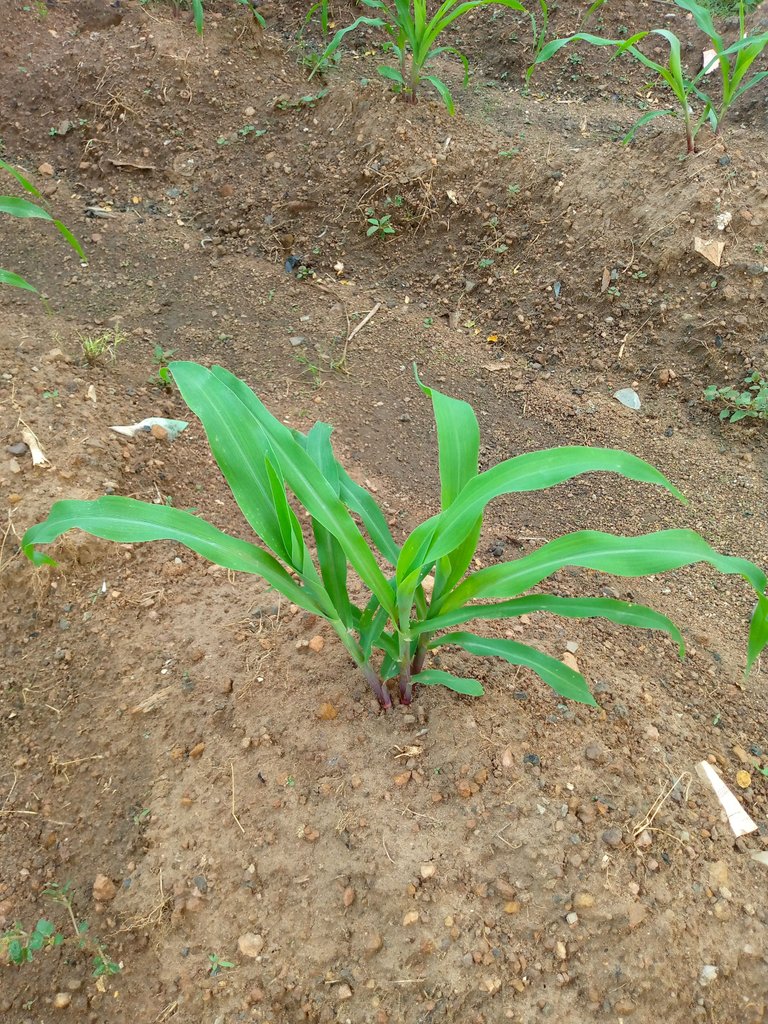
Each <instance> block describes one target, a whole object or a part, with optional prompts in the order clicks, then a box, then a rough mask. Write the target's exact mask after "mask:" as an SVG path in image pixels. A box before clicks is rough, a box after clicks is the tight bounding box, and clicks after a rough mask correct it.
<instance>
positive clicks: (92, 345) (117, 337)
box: [80, 327, 126, 366]
mask: <svg viewBox="0 0 768 1024" xmlns="http://www.w3.org/2000/svg"><path fill="white" fill-rule="evenodd" d="M125 340H126V336H125V335H124V334H123V333H122V331H121V330H120V329H119V328H118V327H115V328H113V329H112V330H109V331H104V332H103V333H102V334H88V335H83V336H81V338H80V348H81V349H82V352H83V356H84V357H85V361H86V363H88V365H89V366H93V365H94V363H97V362H98V361H99V359H101V357H102V356H104V355H108V356H109V358H110V360H111V362H114V361H115V359H116V358H117V349H118V346H120V345H122V343H123V342H124V341H125Z"/></svg>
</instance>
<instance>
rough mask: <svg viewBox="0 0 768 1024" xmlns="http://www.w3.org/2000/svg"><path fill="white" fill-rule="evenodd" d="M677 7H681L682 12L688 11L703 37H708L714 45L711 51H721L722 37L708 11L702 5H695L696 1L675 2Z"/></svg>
mask: <svg viewBox="0 0 768 1024" xmlns="http://www.w3.org/2000/svg"><path fill="white" fill-rule="evenodd" d="M675 3H676V4H677V6H678V7H682V8H683V10H684V11H688V13H689V14H692V15H693V17H694V20H695V22H696V24H697V25H698V26H699V28H700V29H701V31H702V32H704V33H705V35H708V36H709V38H710V39H711V40H712V43H713V44H714V46H713V49H715V50H722V49H723V47H724V44H723V37H722V36H721V35H720V33H719V32H718V31H717V29H716V28H715V23H714V21H713V20H712V14H711V13H710V11H709V10H708V9H707V8H706V7H704V6H702V4H699V3H696V0H675Z"/></svg>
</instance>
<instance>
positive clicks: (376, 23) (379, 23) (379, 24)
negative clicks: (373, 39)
mask: <svg viewBox="0 0 768 1024" xmlns="http://www.w3.org/2000/svg"><path fill="white" fill-rule="evenodd" d="M368 6H373V5H370V4H369V5H368ZM386 24H387V23H386V22H385V21H383V20H382V19H381V18H368V17H366V16H365V15H361V16H360V17H359V18H355V20H354V21H353V22H352V24H351V25H347V27H346V28H340V29H339V30H338V32H337V33H336V34H335V35H334V37H333V39H331V41H330V43H329V44H328V45H327V46H326V48H325V49H324V50H323V52H322V53H321V55H320V59H319V61H318V63H317V65H316V66H315V67H314V68H313V70H312V73H311V74H310V76H309V79H310V80H311V79H312V78H313V77H314V75H315V74H316V73H317V71H318V70H319V69H320V68H321V67H322V66H323V64H324V63H325V62H326V61H327V60H329V58H331V57H332V56H333V55H334V53H335V52H336V51H337V50H338V48H339V46H340V45H341V41H342V40H343V39H344V36H346V35H347V34H348V33H350V32H354V31H355V29H356V28H359V26H360V25H368V26H369V27H370V28H384V27H385V26H386Z"/></svg>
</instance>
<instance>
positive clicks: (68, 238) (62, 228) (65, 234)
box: [53, 220, 85, 260]
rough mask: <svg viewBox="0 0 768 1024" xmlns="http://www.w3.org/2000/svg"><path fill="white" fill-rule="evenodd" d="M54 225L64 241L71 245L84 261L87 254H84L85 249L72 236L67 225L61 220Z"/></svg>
mask: <svg viewBox="0 0 768 1024" xmlns="http://www.w3.org/2000/svg"><path fill="white" fill-rule="evenodd" d="M53 223H54V226H55V227H56V230H57V231H58V232H59V234H60V235H61V237H62V238H63V239H64V241H65V242H67V244H68V245H70V246H71V247H72V248H73V249H74V250H75V252H76V253H77V255H78V256H79V257H80V259H81V260H84V259H85V253H84V252H83V247H82V246H81V245H80V243H79V242H78V240H77V239H76V238H75V236H74V235H73V234H72V232H71V231H70V230H69V228H68V227H67V225H66V224H62V222H61V221H60V220H54V221H53Z"/></svg>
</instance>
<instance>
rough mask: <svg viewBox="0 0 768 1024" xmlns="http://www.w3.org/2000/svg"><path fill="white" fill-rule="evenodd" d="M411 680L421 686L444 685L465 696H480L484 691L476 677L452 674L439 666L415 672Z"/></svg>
mask: <svg viewBox="0 0 768 1024" xmlns="http://www.w3.org/2000/svg"><path fill="white" fill-rule="evenodd" d="M411 682H412V683H420V684H421V685H422V686H445V687H447V689H449V690H453V692H454V693H462V694H464V695H465V696H467V697H482V696H483V694H484V693H485V690H484V689H483V687H482V686H481V684H480V683H479V682H478V681H477V679H467V678H464V677H462V676H454V675H452V674H451V673H450V672H443V671H442V669H439V668H426V669H424V671H423V672H417V674H416V675H415V676H412V677H411Z"/></svg>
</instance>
